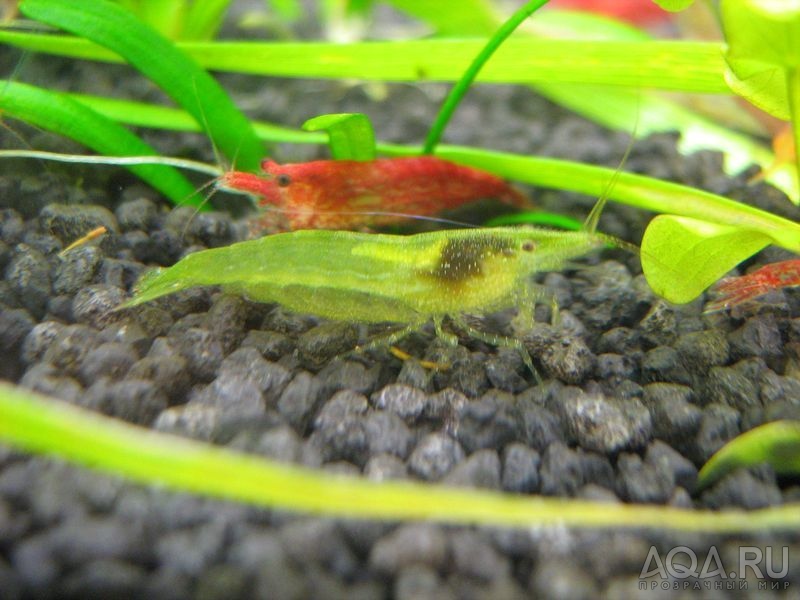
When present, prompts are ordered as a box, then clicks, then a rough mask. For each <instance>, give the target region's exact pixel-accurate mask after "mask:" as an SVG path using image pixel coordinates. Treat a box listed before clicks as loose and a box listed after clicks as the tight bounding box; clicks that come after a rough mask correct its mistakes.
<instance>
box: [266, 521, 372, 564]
mask: <svg viewBox="0 0 800 600" xmlns="http://www.w3.org/2000/svg"><path fill="white" fill-rule="evenodd" d="M280 537H281V541H282V542H283V547H284V548H285V549H286V552H287V554H288V555H289V557H290V558H294V559H295V560H296V561H299V562H302V563H306V562H308V561H310V562H311V563H316V564H318V565H321V566H323V567H325V568H326V569H329V570H330V572H331V573H332V574H333V575H336V576H337V577H341V578H351V577H353V576H354V575H355V574H356V572H357V570H358V568H359V566H360V565H359V562H358V560H357V559H356V557H355V555H354V554H353V552H352V550H350V548H349V546H348V545H347V542H346V540H345V538H344V536H343V535H342V532H341V530H340V528H339V527H338V526H337V525H336V523H335V522H334V521H331V520H330V519H298V520H295V521H293V522H291V523H288V524H287V525H285V526H283V527H282V528H281V531H280Z"/></svg>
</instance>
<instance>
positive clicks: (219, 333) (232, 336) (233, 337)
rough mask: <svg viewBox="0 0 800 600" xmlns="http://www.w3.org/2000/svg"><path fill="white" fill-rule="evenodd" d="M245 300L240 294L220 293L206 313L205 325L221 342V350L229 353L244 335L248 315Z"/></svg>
mask: <svg viewBox="0 0 800 600" xmlns="http://www.w3.org/2000/svg"><path fill="white" fill-rule="evenodd" d="M248 311H249V308H248V305H247V302H245V300H244V299H243V298H241V297H240V296H234V295H231V294H220V295H219V296H217V299H216V301H215V302H214V304H212V305H211V308H210V309H209V311H208V314H207V315H206V327H207V328H208V330H209V331H211V333H212V334H213V335H214V337H215V338H216V339H217V340H219V342H220V343H221V344H222V351H223V352H224V353H225V354H228V353H230V352H231V351H232V350H233V349H234V348H236V347H237V346H239V344H240V343H241V341H242V340H243V339H244V336H245V323H246V322H247V316H248Z"/></svg>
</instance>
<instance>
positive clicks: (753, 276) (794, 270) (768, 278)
mask: <svg viewBox="0 0 800 600" xmlns="http://www.w3.org/2000/svg"><path fill="white" fill-rule="evenodd" d="M794 286H800V258H795V259H792V260H784V261H781V262H776V263H772V264H769V265H766V266H763V267H761V268H760V269H757V270H755V271H753V272H752V273H748V274H747V275H741V276H739V277H726V278H725V279H722V280H720V281H719V282H718V283H717V284H716V286H714V291H715V292H716V293H717V294H718V295H719V296H718V297H717V298H716V299H715V300H714V301H713V302H711V303H709V304H708V305H707V306H706V312H709V313H710V312H715V311H719V310H724V309H726V308H732V307H734V306H738V305H739V304H742V303H744V302H747V301H749V300H753V299H754V298H757V297H758V296H762V295H764V294H766V293H767V292H769V291H771V290H776V289H780V288H785V287H794Z"/></svg>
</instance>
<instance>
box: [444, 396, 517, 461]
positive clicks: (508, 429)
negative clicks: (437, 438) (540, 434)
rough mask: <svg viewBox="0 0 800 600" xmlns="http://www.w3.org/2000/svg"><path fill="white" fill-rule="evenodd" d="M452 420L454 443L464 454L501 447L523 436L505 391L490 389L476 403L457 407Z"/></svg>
mask: <svg viewBox="0 0 800 600" xmlns="http://www.w3.org/2000/svg"><path fill="white" fill-rule="evenodd" d="M455 419H456V420H457V423H458V432H457V437H458V441H459V442H460V443H461V445H462V446H463V447H464V449H465V450H466V451H467V452H474V451H476V450H480V449H482V448H502V447H503V446H504V445H505V444H507V443H509V442H511V441H514V440H518V439H521V438H522V437H523V433H522V432H523V426H522V419H521V418H520V414H519V411H518V409H517V406H516V402H515V401H514V396H512V395H511V394H509V393H508V392H502V391H500V390H491V391H489V392H487V393H486V394H484V395H483V396H482V397H481V398H479V399H478V400H475V401H473V402H466V403H464V404H461V405H460V407H459V409H458V411H457V412H456V416H455Z"/></svg>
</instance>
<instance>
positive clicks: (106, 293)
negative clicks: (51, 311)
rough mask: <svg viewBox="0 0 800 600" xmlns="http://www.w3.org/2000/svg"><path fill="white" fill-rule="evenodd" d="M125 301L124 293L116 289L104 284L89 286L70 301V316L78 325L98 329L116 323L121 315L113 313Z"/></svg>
mask: <svg viewBox="0 0 800 600" xmlns="http://www.w3.org/2000/svg"><path fill="white" fill-rule="evenodd" d="M124 299H125V293H124V292H123V291H122V290H121V289H120V288H118V287H114V286H111V285H105V284H97V285H90V286H87V287H85V288H82V289H81V290H80V291H78V293H77V294H75V299H74V300H73V301H72V314H73V315H74V317H75V320H76V321H77V322H78V323H86V324H87V325H92V326H93V327H96V328H98V329H100V328H102V327H105V326H106V325H108V324H109V323H113V322H114V321H118V320H119V319H121V318H122V314H121V313H119V312H114V309H115V308H117V307H118V306H119V305H120V304H122V301H123V300H124Z"/></svg>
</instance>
